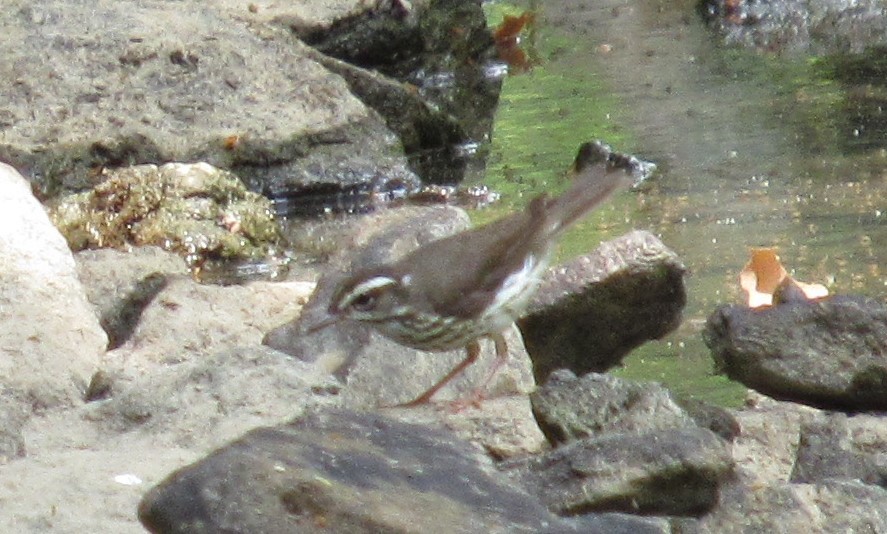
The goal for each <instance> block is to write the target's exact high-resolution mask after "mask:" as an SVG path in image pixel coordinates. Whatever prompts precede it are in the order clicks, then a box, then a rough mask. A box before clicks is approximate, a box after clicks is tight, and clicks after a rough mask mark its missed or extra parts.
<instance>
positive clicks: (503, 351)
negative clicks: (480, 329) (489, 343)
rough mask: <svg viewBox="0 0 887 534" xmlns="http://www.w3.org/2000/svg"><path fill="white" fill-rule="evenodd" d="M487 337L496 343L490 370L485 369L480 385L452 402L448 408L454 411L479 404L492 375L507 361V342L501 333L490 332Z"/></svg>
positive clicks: (484, 396)
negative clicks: (494, 356)
mask: <svg viewBox="0 0 887 534" xmlns="http://www.w3.org/2000/svg"><path fill="white" fill-rule="evenodd" d="M489 337H490V339H492V340H493V343H495V345H496V360H495V361H494V362H493V365H492V366H491V367H490V370H489V371H487V376H486V377H485V378H484V380H483V382H481V383H480V385H479V386H478V387H476V388H475V389H474V391H472V392H471V394H470V395H468V396H467V397H465V398H463V399H458V400H456V401H454V402H453V404H452V406H451V407H450V408H451V409H452V410H453V411H454V412H458V411H461V410H463V409H465V408H467V407H468V406H479V405H480V403H481V402H482V401H483V400H484V399H485V398H486V392H487V386H489V385H490V382H492V381H493V377H495V376H496V373H497V372H499V369H501V368H502V365H504V364H505V362H506V361H508V344H507V343H506V342H505V338H504V337H503V336H502V334H491V335H490V336H489Z"/></svg>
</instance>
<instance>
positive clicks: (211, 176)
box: [50, 163, 280, 269]
mask: <svg viewBox="0 0 887 534" xmlns="http://www.w3.org/2000/svg"><path fill="white" fill-rule="evenodd" d="M104 174H105V176H106V179H105V180H104V181H102V182H101V183H100V184H98V185H97V186H96V187H94V188H93V189H92V190H91V191H86V192H83V193H77V194H73V195H69V196H67V197H64V198H62V199H60V200H59V201H58V202H57V203H56V204H55V205H53V206H52V207H51V208H50V217H51V218H52V221H53V222H54V223H55V225H56V226H57V227H58V228H59V230H60V231H61V232H62V234H63V235H64V236H65V238H66V239H67V240H68V244H69V245H70V247H71V248H72V249H73V250H75V251H77V250H83V249H87V248H106V247H107V248H127V247H131V246H143V245H156V246H160V247H163V248H165V249H167V250H170V251H173V252H176V253H178V254H180V255H181V256H183V257H184V258H185V260H186V261H187V263H188V265H189V266H190V267H191V268H192V269H197V268H200V267H201V266H203V265H204V264H205V263H206V262H207V261H211V260H236V259H245V260H259V259H263V258H266V257H268V256H270V255H273V253H274V251H275V248H276V245H277V243H278V241H279V238H280V234H279V229H278V226H277V224H276V222H275V220H274V215H273V213H272V211H271V205H270V202H269V201H268V200H267V199H266V198H265V197H263V196H261V195H259V194H256V193H252V192H250V191H247V189H246V187H245V186H244V185H243V183H242V182H241V181H240V179H239V178H237V176H235V175H234V174H232V173H230V172H227V171H224V170H221V169H217V168H215V167H213V166H212V165H209V164H207V163H194V164H185V163H167V164H164V165H162V166H159V167H158V166H156V165H137V166H133V167H126V168H121V169H116V170H106V171H104Z"/></svg>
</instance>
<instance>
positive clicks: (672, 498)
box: [516, 428, 733, 515]
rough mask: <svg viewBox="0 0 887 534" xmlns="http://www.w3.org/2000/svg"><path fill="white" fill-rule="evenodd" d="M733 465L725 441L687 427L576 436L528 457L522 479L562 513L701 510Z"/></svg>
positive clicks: (710, 503) (682, 512) (695, 512)
mask: <svg viewBox="0 0 887 534" xmlns="http://www.w3.org/2000/svg"><path fill="white" fill-rule="evenodd" d="M732 470H733V461H732V458H731V457H730V452H729V449H728V447H727V443H726V442H725V441H724V440H722V439H721V438H719V437H718V436H716V435H715V434H714V433H712V432H711V431H709V430H705V429H701V428H683V429H666V430H653V431H650V432H645V433H639V434H630V433H625V434H606V435H602V436H596V437H591V438H585V439H582V440H579V441H574V442H571V443H569V444H567V445H564V446H562V447H560V448H558V449H556V450H554V451H552V452H549V453H547V454H542V455H540V456H537V457H534V458H531V459H530V460H528V461H527V462H526V464H525V465H524V466H522V467H521V469H520V472H519V478H520V479H521V480H522V482H523V483H524V484H526V486H527V487H528V488H531V491H533V492H534V493H536V494H537V495H539V496H540V498H541V499H542V500H543V502H545V503H546V505H547V506H548V507H549V509H550V510H553V511H555V512H556V513H558V514H568V515H575V514H582V513H588V512H592V511H594V512H601V511H622V512H632V513H641V514H663V515H699V514H702V513H704V512H707V511H709V510H711V509H712V508H713V507H714V505H715V504H716V503H717V502H718V494H719V493H718V492H719V488H720V486H721V485H722V484H723V483H724V482H725V480H726V479H727V478H728V477H729V476H730V474H731V473H732ZM516 475H517V473H516Z"/></svg>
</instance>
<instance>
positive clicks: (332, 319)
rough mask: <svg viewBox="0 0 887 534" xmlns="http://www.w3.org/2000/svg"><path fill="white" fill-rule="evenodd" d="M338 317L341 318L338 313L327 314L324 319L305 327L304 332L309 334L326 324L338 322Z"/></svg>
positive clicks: (326, 325) (321, 328) (324, 326)
mask: <svg viewBox="0 0 887 534" xmlns="http://www.w3.org/2000/svg"><path fill="white" fill-rule="evenodd" d="M339 319H341V318H340V317H339V316H338V315H329V316H327V318H326V319H324V320H322V321H320V322H318V323H314V324H313V325H311V326H309V327H308V328H306V329H305V332H306V333H307V334H309V335H310V334H315V333H317V332H319V331H321V330H323V329H324V328H326V327H328V326H332V325H334V324H336V323H338V322H339Z"/></svg>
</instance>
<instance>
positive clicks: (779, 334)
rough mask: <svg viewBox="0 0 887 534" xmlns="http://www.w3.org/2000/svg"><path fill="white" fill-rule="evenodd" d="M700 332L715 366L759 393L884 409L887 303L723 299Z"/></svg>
mask: <svg viewBox="0 0 887 534" xmlns="http://www.w3.org/2000/svg"><path fill="white" fill-rule="evenodd" d="M703 337H704V338H705V342H706V344H707V345H708V347H709V348H710V349H711V352H712V358H714V360H715V364H716V366H717V368H718V369H719V370H720V371H722V372H724V373H726V374H727V376H729V377H730V378H732V379H734V380H738V381H739V382H742V383H743V384H745V385H746V386H748V387H751V388H754V389H756V390H758V391H760V392H761V393H764V394H765V395H769V396H771V397H774V398H777V399H783V400H791V401H795V402H802V403H806V404H810V405H813V406H819V407H829V408H839V409H844V410H857V411H859V410H883V409H885V408H887V306H885V305H884V304H883V303H881V302H879V301H876V300H873V299H867V298H864V297H855V296H836V297H831V298H827V299H823V300H819V301H812V302H790V303H786V304H782V305H779V306H773V307H770V308H764V309H749V308H745V307H739V306H724V307H721V308H719V309H718V310H716V311H715V312H714V313H713V314H712V315H711V316H710V317H709V319H708V322H707V324H706V328H705V331H704V332H703Z"/></svg>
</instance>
